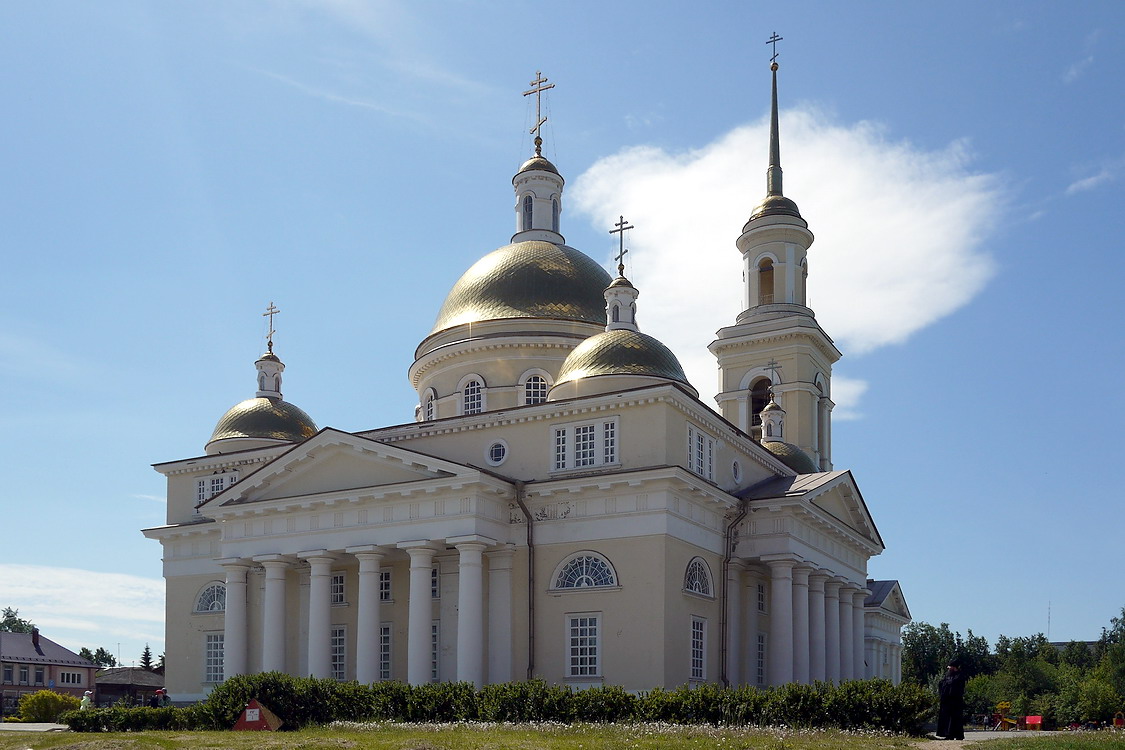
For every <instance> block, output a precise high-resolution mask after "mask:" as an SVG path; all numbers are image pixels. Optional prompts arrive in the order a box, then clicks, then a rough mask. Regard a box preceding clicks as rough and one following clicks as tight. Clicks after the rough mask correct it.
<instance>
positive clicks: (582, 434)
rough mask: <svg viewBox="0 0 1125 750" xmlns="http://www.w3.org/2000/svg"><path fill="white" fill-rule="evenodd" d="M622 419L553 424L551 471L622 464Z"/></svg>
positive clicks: (579, 469) (580, 469)
mask: <svg viewBox="0 0 1125 750" xmlns="http://www.w3.org/2000/svg"><path fill="white" fill-rule="evenodd" d="M620 427H621V426H620V420H619V419H618V418H617V417H610V418H607V419H597V420H586V421H583V422H569V423H567V424H556V425H552V426H551V449H552V453H551V471H552V472H560V471H590V470H591V469H598V468H601V467H603V466H617V465H619V464H620V463H621V460H620V455H621V445H620V440H621V439H620V435H621V429H620Z"/></svg>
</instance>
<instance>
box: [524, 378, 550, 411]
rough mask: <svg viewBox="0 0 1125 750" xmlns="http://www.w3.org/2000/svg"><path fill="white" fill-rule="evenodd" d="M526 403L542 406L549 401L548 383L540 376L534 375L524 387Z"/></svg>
mask: <svg viewBox="0 0 1125 750" xmlns="http://www.w3.org/2000/svg"><path fill="white" fill-rule="evenodd" d="M523 395H524V401H525V402H526V403H527V404H528V405H531V404H542V403H544V402H545V401H546V400H547V381H546V379H545V378H543V377H541V376H539V375H532V376H531V377H530V378H528V379H527V382H526V383H524V385H523Z"/></svg>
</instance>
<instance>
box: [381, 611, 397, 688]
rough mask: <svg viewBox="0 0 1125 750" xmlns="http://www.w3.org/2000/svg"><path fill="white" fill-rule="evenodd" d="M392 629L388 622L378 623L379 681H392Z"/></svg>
mask: <svg viewBox="0 0 1125 750" xmlns="http://www.w3.org/2000/svg"><path fill="white" fill-rule="evenodd" d="M393 638H394V628H393V627H392V625H391V623H389V622H382V623H379V679H380V680H382V681H387V680H390V679H393V675H394V673H393V672H392V670H391V667H392V661H393V659H394V641H393Z"/></svg>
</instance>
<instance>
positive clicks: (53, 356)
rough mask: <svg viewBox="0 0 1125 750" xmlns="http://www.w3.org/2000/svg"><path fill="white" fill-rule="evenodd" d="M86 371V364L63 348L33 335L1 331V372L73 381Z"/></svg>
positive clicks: (10, 329) (18, 375) (41, 378)
mask: <svg viewBox="0 0 1125 750" xmlns="http://www.w3.org/2000/svg"><path fill="white" fill-rule="evenodd" d="M82 372H83V364H82V363H81V362H79V361H78V360H76V359H75V358H74V357H73V356H71V355H70V354H68V353H66V352H65V351H63V350H62V349H61V348H58V347H56V346H53V345H52V344H51V343H49V342H47V341H45V340H43V339H39V338H36V337H35V336H32V335H27V334H20V333H16V332H14V330H13V328H12V327H10V326H9V327H8V330H7V331H0V374H2V375H10V376H16V377H33V378H35V379H37V380H43V379H47V380H52V381H69V380H73V379H76V378H77V377H79V375H80V374H81V373H82Z"/></svg>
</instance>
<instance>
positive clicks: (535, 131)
mask: <svg viewBox="0 0 1125 750" xmlns="http://www.w3.org/2000/svg"><path fill="white" fill-rule="evenodd" d="M543 84H547V85H545V86H544V85H543ZM554 87H555V84H553V83H549V84H548V83H547V79H546V78H544V77H543V73H542V72H541V71H538V70H537V71H535V80H534V81H532V82H531V88H530V89H528V90H527V91H525V92H523V95H524V96H531V95H532V94H535V125H534V126H533V127H532V128H531V130H529V131H528V132H529V133H530V134H531V135H533V136H535V155H536V156H542V155H543V130H542V128H543V123H545V122H547V118H546V117H544V116H543V92H544V91H546V90H547V89H553V88H554Z"/></svg>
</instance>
